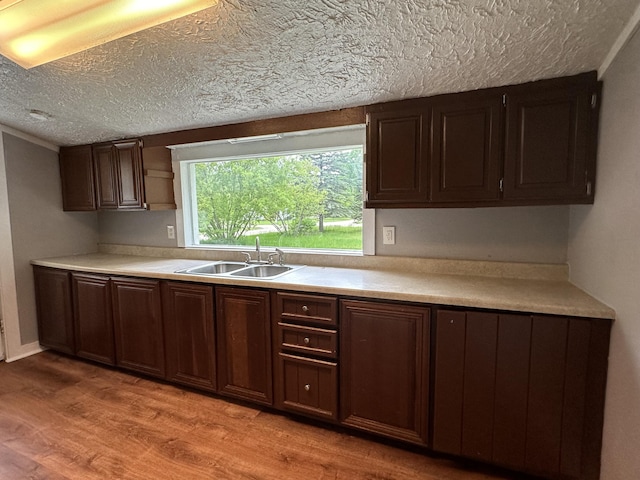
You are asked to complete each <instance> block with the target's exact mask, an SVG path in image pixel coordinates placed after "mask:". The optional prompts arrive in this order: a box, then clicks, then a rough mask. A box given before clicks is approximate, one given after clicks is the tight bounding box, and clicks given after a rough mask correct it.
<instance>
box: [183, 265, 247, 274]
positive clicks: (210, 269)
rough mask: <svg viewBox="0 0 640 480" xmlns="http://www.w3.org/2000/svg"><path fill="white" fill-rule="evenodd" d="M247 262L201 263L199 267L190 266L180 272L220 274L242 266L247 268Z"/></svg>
mask: <svg viewBox="0 0 640 480" xmlns="http://www.w3.org/2000/svg"><path fill="white" fill-rule="evenodd" d="M246 266H247V264H246V263H241V262H216V263H208V264H206V265H200V266H199V267H193V268H188V269H186V270H182V271H180V273H195V274H197V275H220V274H224V273H229V272H234V271H236V270H240V269H241V268H246Z"/></svg>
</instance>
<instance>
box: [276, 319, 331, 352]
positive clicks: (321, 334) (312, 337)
mask: <svg viewBox="0 0 640 480" xmlns="http://www.w3.org/2000/svg"><path fill="white" fill-rule="evenodd" d="M278 335H279V338H280V346H281V348H282V350H290V351H292V352H296V353H299V354H302V355H317V356H321V357H328V358H337V357H338V334H337V332H336V331H335V330H326V329H324V328H314V327H303V326H299V325H290V324H287V323H282V322H279V323H278Z"/></svg>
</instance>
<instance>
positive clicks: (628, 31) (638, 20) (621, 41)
mask: <svg viewBox="0 0 640 480" xmlns="http://www.w3.org/2000/svg"><path fill="white" fill-rule="evenodd" d="M638 27H640V4H638V6H637V8H636V10H635V12H633V15H631V18H630V19H629V21H628V22H627V24H626V25H625V26H624V28H623V29H622V32H620V35H618V38H617V39H616V41H615V42H614V43H613V46H612V47H611V50H609V53H607V56H606V57H605V58H604V61H603V62H602V65H600V68H599V69H598V79H599V80H600V79H602V77H603V76H604V74H605V73H606V72H607V70H608V69H609V67H610V66H611V64H612V63H613V61H614V60H615V58H616V57H617V56H618V54H619V53H620V52H621V51H622V49H623V48H624V46H625V45H626V44H627V43H628V42H629V40H631V37H633V34H634V33H636V31H637V30H638Z"/></svg>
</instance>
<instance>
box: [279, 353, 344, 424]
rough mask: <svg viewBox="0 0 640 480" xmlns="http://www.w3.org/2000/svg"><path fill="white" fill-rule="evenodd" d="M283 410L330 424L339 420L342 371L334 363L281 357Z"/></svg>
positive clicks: (281, 354)
mask: <svg viewBox="0 0 640 480" xmlns="http://www.w3.org/2000/svg"><path fill="white" fill-rule="evenodd" d="M279 357H280V367H281V371H282V373H283V375H282V386H281V388H282V398H283V404H282V407H283V408H284V409H285V410H291V411H295V412H301V413H305V414H307V415H311V416H314V417H320V418H325V419H330V420H337V418H338V367H337V364H336V363H334V362H325V361H322V360H311V359H307V358H301V357H296V356H293V355H287V354H285V353H280V354H279Z"/></svg>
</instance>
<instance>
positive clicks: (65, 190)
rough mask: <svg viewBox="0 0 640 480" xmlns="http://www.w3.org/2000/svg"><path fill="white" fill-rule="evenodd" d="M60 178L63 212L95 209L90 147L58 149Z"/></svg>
mask: <svg viewBox="0 0 640 480" xmlns="http://www.w3.org/2000/svg"><path fill="white" fill-rule="evenodd" d="M60 178H61V180H62V209H63V210H65V211H91V210H95V209H96V194H95V187H94V185H95V180H94V178H93V162H92V161H91V145H80V146H78V147H62V148H60Z"/></svg>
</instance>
